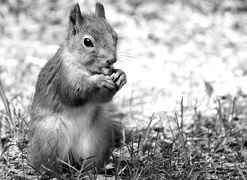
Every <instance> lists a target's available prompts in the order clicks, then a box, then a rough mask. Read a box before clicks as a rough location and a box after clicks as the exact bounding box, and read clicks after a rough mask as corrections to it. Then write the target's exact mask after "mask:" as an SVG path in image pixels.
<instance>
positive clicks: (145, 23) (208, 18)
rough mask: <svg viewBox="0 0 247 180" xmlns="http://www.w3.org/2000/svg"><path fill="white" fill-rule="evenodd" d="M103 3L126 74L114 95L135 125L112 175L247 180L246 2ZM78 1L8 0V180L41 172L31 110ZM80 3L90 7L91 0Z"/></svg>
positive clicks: (4, 35) (2, 55) (3, 46)
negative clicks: (34, 155)
mask: <svg viewBox="0 0 247 180" xmlns="http://www.w3.org/2000/svg"><path fill="white" fill-rule="evenodd" d="M101 2H102V3H103V4H104V6H105V10H106V17H107V19H108V21H109V23H110V24H111V25H112V27H113V28H114V29H115V31H116V32H117V33H118V35H119V39H120V40H119V50H118V62H117V63H116V68H120V69H123V70H124V71H125V72H126V74H127V78H128V83H127V85H126V86H125V87H124V88H123V89H121V91H120V92H119V93H118V95H117V97H116V98H115V99H114V103H115V104H116V107H117V109H118V114H119V115H120V116H118V120H121V121H122V122H123V123H124V124H125V126H126V128H127V129H129V130H132V131H133V132H132V134H133V135H132V136H133V138H132V141H131V142H129V143H128V144H126V145H125V146H123V147H122V148H120V149H117V150H116V151H114V155H115V157H116V159H118V163H116V162H115V164H114V166H115V167H117V168H116V169H117V172H118V174H117V175H116V174H115V175H114V178H115V177H118V178H121V179H246V177H247V171H246V153H247V151H246V147H247V143H246V140H247V134H246V122H247V121H246V112H247V108H246V97H247V83H246V81H247V76H246V74H247V63H246V61H247V53H246V48H247V35H246V34H247V26H246V25H247V23H246V22H247V17H246V13H247V3H246V1H241V0H223V1H220V0H209V1H196V0H184V1H182V0H174V1H171V0H167V1H162V0H157V1H151V0H144V1H141V0H136V1H134V0H129V1H127V0H120V1H112V0H102V1H101ZM72 5H73V4H72V3H71V1H69V0H63V1H48V0H44V1H41V0H40V1H35V2H32V1H26V2H24V1H15V0H13V1H3V2H1V6H0V10H1V11H0V15H1V16H0V31H1V37H0V40H1V41H0V79H1V82H2V84H3V88H4V90H3V91H1V92H5V94H6V97H7V99H8V101H9V103H10V104H9V105H8V106H9V107H10V112H8V108H6V107H5V106H4V104H3V103H0V117H1V131H0V134H1V142H2V147H1V149H0V150H1V151H0V152H1V159H0V163H2V166H1V170H0V171H1V175H2V178H3V179H4V178H5V179H10V178H11V177H16V178H17V177H18V178H22V179H25V178H26V179H31V178H34V177H35V178H38V176H37V175H35V173H34V170H32V168H31V167H28V165H27V161H26V159H25V157H26V144H27V143H28V142H26V136H25V134H26V132H27V131H28V127H27V122H28V121H29V108H30V104H31V101H32V97H33V94H34V88H35V82H36V80H37V75H38V73H39V71H40V69H41V67H42V66H43V65H44V64H45V63H46V61H47V60H48V59H49V58H51V57H52V56H53V55H54V53H55V52H56V50H57V48H58V46H59V44H60V43H61V42H63V41H64V37H65V34H66V27H67V23H68V18H67V17H68V13H69V10H70V8H71V7H72ZM80 5H81V10H82V11H83V12H89V11H93V7H94V1H89V0H88V1H87V0H84V1H80ZM0 95H1V97H3V95H2V94H1V93H0ZM2 99H4V98H2ZM78 177H79V176H78ZM61 178H62V177H61ZM91 178H92V177H91ZM111 178H113V177H108V179H111ZM72 179H73V178H72ZM92 179H93V178H92Z"/></svg>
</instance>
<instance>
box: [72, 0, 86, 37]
mask: <svg viewBox="0 0 247 180" xmlns="http://www.w3.org/2000/svg"><path fill="white" fill-rule="evenodd" d="M83 19H84V18H83V17H82V15H81V11H80V6H79V4H78V3H76V4H75V5H74V6H73V8H72V9H71V11H70V16H69V30H70V32H72V34H73V35H75V34H77V33H78V32H79V27H80V25H81V24H82V23H83Z"/></svg>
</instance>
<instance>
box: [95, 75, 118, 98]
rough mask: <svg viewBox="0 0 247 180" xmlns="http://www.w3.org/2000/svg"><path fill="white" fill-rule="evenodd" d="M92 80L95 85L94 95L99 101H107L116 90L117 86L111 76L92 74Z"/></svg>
mask: <svg viewBox="0 0 247 180" xmlns="http://www.w3.org/2000/svg"><path fill="white" fill-rule="evenodd" d="M92 80H93V81H94V83H95V85H96V89H95V90H96V91H95V93H96V96H97V99H98V101H99V102H108V101H110V100H111V99H112V97H113V96H114V95H115V93H116V92H117V87H116V85H115V83H114V82H113V80H112V78H110V77H109V76H104V75H102V74H101V75H94V76H93V78H92Z"/></svg>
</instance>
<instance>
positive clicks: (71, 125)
mask: <svg viewBox="0 0 247 180" xmlns="http://www.w3.org/2000/svg"><path fill="white" fill-rule="evenodd" d="M96 112H97V107H96V106H93V105H88V106H85V107H83V108H78V109H71V110H68V111H65V112H64V113H63V115H62V124H63V126H64V128H63V129H64V133H65V134H67V139H68V141H69V142H68V144H69V145H70V149H71V150H72V151H73V152H74V153H75V154H80V156H81V155H82V156H90V155H91V154H92V153H93V152H94V151H95V148H96V144H97V138H96V135H97V133H98V130H97V127H98V125H97V124H98V122H97V121H100V119H97V117H95V113H96ZM95 138H96V139H95Z"/></svg>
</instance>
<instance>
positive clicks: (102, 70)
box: [89, 65, 115, 76]
mask: <svg viewBox="0 0 247 180" xmlns="http://www.w3.org/2000/svg"><path fill="white" fill-rule="evenodd" d="M114 70H115V68H114V67H113V66H112V65H111V66H109V65H107V66H98V67H94V68H93V69H90V70H89V71H90V72H91V74H92V75H94V74H104V75H105V76H111V75H112V74H113V73H114Z"/></svg>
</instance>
